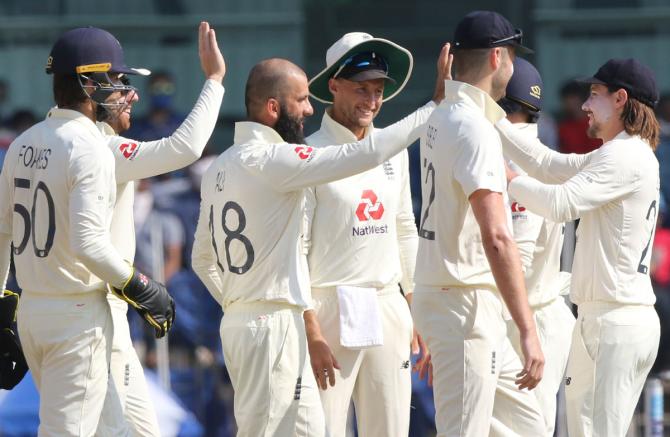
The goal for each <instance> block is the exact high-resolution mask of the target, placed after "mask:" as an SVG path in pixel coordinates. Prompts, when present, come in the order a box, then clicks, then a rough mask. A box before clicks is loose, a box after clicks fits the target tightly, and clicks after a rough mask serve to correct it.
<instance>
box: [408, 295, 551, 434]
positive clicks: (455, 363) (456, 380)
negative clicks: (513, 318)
mask: <svg viewBox="0 0 670 437" xmlns="http://www.w3.org/2000/svg"><path fill="white" fill-rule="evenodd" d="M438 290H439V289H436V288H423V287H420V286H417V288H416V290H415V292H414V297H413V298H412V315H413V316H414V323H415V324H416V327H417V329H418V331H419V333H420V334H421V335H422V336H423V339H424V340H425V341H426V343H427V345H428V347H429V348H430V352H431V354H432V362H433V393H434V398H435V424H436V427H437V435H438V437H454V436H464V437H465V436H468V437H483V436H489V435H490V436H510V437H511V436H521V437H530V436H541V435H543V434H544V432H545V431H544V430H545V424H544V419H543V417H542V415H541V413H540V407H539V405H538V402H537V398H536V397H535V395H533V394H532V393H531V392H529V391H527V390H523V391H520V390H519V389H518V388H517V386H516V385H515V384H514V380H515V379H516V374H517V373H518V372H520V371H521V369H522V368H523V366H522V365H521V361H520V360H519V356H518V355H517V354H516V352H515V351H514V349H513V347H512V344H511V343H510V341H509V339H508V338H507V335H506V334H507V329H506V324H505V320H504V319H503V305H504V304H503V302H502V301H501V299H500V297H499V296H498V294H497V293H496V292H493V291H491V290H486V289H474V288H461V289H457V288H452V289H449V290H448V291H438ZM494 401H495V402H494ZM492 419H494V420H495V421H496V422H497V426H496V427H491V422H492Z"/></svg>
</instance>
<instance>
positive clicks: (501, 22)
mask: <svg viewBox="0 0 670 437" xmlns="http://www.w3.org/2000/svg"><path fill="white" fill-rule="evenodd" d="M522 38H523V31H522V30H521V29H515V28H514V26H512V23H510V22H509V21H508V20H507V18H505V17H503V16H502V15H500V14H499V13H497V12H493V11H473V12H470V13H469V14H467V15H466V16H465V17H463V19H462V20H461V21H460V22H459V23H458V25H457V26H456V31H455V32H454V41H453V44H452V46H453V49H454V50H459V49H489V48H493V47H503V46H512V47H514V48H515V49H516V50H517V52H519V53H533V51H532V50H531V49H529V48H528V47H526V46H524V45H522V42H521V41H522Z"/></svg>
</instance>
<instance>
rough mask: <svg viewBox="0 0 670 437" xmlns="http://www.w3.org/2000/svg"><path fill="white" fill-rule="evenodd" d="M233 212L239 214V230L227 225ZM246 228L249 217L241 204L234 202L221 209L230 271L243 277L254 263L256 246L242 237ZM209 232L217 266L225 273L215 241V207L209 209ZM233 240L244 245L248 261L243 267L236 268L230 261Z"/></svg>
mask: <svg viewBox="0 0 670 437" xmlns="http://www.w3.org/2000/svg"><path fill="white" fill-rule="evenodd" d="M231 210H232V211H235V213H236V214H237V229H230V228H229V227H228V225H226V214H227V213H228V211H231ZM246 226H247V217H246V216H245V215H244V210H242V207H241V206H240V204H239V203H237V202H233V201H229V202H226V204H225V205H223V208H222V209H221V227H223V232H224V233H225V234H226V239H225V240H224V243H223V244H224V248H225V250H226V261H227V263H228V270H230V272H231V273H237V274H238V275H243V274H245V273H246V272H248V271H249V269H250V268H251V266H252V265H253V263H254V246H252V245H251V240H249V238H247V237H246V236H244V235H242V231H243V230H244V228H245V227H246ZM209 230H210V232H211V233H212V246H213V247H214V253H215V254H216V264H217V265H218V266H219V268H220V269H221V273H223V272H225V269H224V268H223V265H222V264H221V261H220V260H219V249H218V248H217V246H216V240H215V239H214V205H212V206H210V207H209ZM233 240H237V241H239V242H240V243H242V244H243V245H244V250H245V252H246V261H245V262H244V264H242V265H241V266H234V265H233V262H232V260H231V259H230V243H232V242H233Z"/></svg>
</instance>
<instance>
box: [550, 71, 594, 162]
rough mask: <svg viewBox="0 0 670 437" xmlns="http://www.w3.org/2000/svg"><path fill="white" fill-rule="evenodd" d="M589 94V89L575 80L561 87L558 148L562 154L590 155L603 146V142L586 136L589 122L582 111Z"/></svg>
mask: <svg viewBox="0 0 670 437" xmlns="http://www.w3.org/2000/svg"><path fill="white" fill-rule="evenodd" d="M588 92H589V90H588V88H586V87H585V86H584V85H582V84H580V83H578V82H576V81H574V80H571V81H569V82H566V83H565V84H563V86H562V87H561V91H560V96H561V111H560V114H559V123H558V146H559V151H560V152H561V153H579V154H583V153H588V152H591V151H593V150H595V149H597V148H598V147H600V145H601V144H602V141H601V140H599V139H597V138H589V137H588V135H586V130H587V129H588V126H589V120H588V117H587V116H586V113H585V112H584V111H582V104H583V103H584V101H585V100H586V98H587V97H588Z"/></svg>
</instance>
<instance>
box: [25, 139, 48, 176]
mask: <svg viewBox="0 0 670 437" xmlns="http://www.w3.org/2000/svg"><path fill="white" fill-rule="evenodd" d="M49 156H51V149H50V148H48V147H33V146H26V145H23V146H21V150H20V151H19V157H18V161H19V164H23V165H24V166H25V167H26V168H35V169H37V170H44V169H46V168H47V166H48V165H49Z"/></svg>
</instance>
